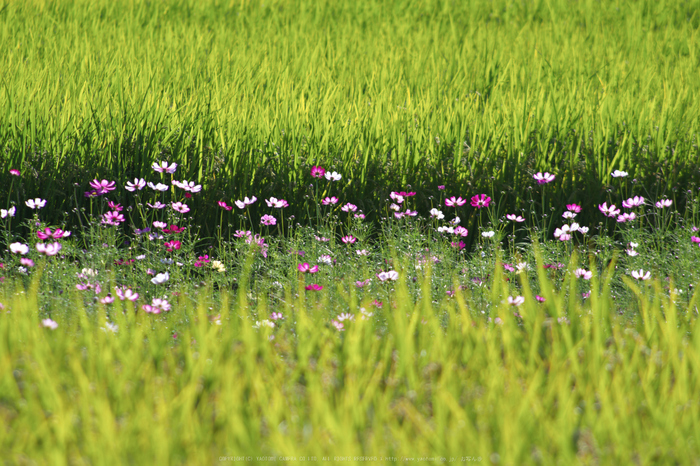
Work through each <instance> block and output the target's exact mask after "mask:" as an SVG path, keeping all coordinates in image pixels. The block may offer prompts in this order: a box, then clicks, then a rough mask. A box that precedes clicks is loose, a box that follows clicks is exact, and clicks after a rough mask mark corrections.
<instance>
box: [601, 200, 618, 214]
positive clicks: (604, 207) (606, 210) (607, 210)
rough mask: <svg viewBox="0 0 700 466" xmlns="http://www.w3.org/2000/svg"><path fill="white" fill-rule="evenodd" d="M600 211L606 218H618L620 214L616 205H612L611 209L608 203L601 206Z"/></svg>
mask: <svg viewBox="0 0 700 466" xmlns="http://www.w3.org/2000/svg"><path fill="white" fill-rule="evenodd" d="M598 210H600V211H601V212H602V213H603V215H605V216H606V217H616V216H617V215H618V214H619V213H620V209H617V208H616V207H615V204H611V205H610V207H608V203H607V202H603V203H602V204H601V205H599V206H598Z"/></svg>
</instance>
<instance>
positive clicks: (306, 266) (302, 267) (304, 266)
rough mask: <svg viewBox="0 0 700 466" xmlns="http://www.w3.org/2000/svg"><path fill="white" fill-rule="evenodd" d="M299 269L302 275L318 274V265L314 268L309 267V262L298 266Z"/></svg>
mask: <svg viewBox="0 0 700 466" xmlns="http://www.w3.org/2000/svg"><path fill="white" fill-rule="evenodd" d="M297 269H299V272H302V273H306V272H308V273H316V272H318V265H314V266H313V267H312V266H310V265H309V263H308V262H304V263H303V264H299V265H297Z"/></svg>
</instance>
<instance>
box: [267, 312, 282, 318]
mask: <svg viewBox="0 0 700 466" xmlns="http://www.w3.org/2000/svg"><path fill="white" fill-rule="evenodd" d="M270 319H272V320H280V319H284V316H283V315H282V313H281V312H273V313H272V314H270Z"/></svg>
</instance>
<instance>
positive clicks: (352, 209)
mask: <svg viewBox="0 0 700 466" xmlns="http://www.w3.org/2000/svg"><path fill="white" fill-rule="evenodd" d="M340 210H342V211H343V212H356V211H357V206H356V205H355V204H350V203H349V202H348V203H347V204H345V205H344V206H343V207H341V208H340Z"/></svg>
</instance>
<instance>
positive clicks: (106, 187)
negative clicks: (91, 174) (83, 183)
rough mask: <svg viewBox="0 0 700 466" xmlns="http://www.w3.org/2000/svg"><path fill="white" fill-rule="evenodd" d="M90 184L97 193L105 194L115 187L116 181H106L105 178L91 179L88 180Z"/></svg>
mask: <svg viewBox="0 0 700 466" xmlns="http://www.w3.org/2000/svg"><path fill="white" fill-rule="evenodd" d="M90 186H91V187H92V189H94V190H95V191H97V194H107V193H108V192H110V191H114V190H115V189H116V187H117V182H116V181H107V180H102V181H99V180H92V181H91V182H90Z"/></svg>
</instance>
